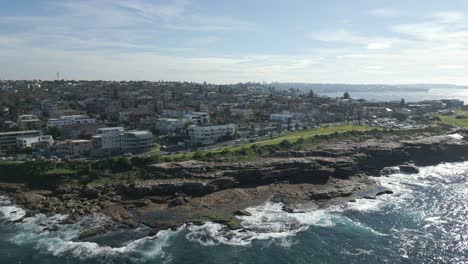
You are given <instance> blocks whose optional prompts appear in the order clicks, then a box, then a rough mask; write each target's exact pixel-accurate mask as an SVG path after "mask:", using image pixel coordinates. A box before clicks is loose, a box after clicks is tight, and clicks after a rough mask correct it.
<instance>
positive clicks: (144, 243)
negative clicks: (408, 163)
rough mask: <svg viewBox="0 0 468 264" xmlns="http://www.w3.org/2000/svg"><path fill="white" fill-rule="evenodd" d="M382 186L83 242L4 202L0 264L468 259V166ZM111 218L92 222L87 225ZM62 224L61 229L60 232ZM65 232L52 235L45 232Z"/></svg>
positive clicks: (0, 205) (52, 221)
mask: <svg viewBox="0 0 468 264" xmlns="http://www.w3.org/2000/svg"><path fill="white" fill-rule="evenodd" d="M378 181H381V183H382V184H383V185H385V186H387V187H389V188H391V189H392V190H394V191H395V193H394V194H392V195H385V196H380V197H379V198H378V199H377V200H358V201H357V202H355V203H349V204H347V205H343V206H336V207H333V208H329V209H326V210H311V211H305V212H301V213H294V214H291V213H285V212H283V211H281V204H273V203H268V204H265V205H263V206H259V207H255V208H249V211H250V212H251V213H252V216H250V217H244V230H243V231H236V232H233V231H228V230H226V229H224V228H223V227H222V226H220V225H217V224H205V225H204V226H199V227H195V226H186V227H182V228H180V229H179V230H176V231H163V232H160V233H159V234H158V237H159V238H157V239H155V238H151V237H143V238H135V239H133V240H130V242H125V243H122V242H121V239H122V237H131V236H135V237H138V233H142V234H143V233H145V232H146V230H143V229H139V230H136V231H132V232H129V231H125V230H122V231H120V233H118V234H113V235H112V234H110V235H107V236H105V237H101V238H99V241H100V242H105V243H106V244H109V245H112V247H111V246H104V245H101V246H99V245H98V244H97V243H94V242H76V241H75V238H76V236H77V234H78V230H79V228H83V227H80V224H76V225H57V224H56V223H57V222H59V221H60V219H61V218H62V216H55V217H45V216H38V217H34V218H27V220H26V222H25V223H21V224H13V223H11V221H10V222H9V221H7V219H9V220H15V219H17V218H19V217H21V216H22V215H23V214H24V212H23V211H22V210H21V209H19V208H17V207H15V206H13V205H11V204H10V202H9V201H8V200H7V199H6V198H5V197H3V198H2V199H0V212H1V213H0V216H1V218H2V219H3V220H2V223H1V224H0V234H1V236H0V263H23V264H25V263H34V264H43V263H468V221H467V219H468V217H467V216H468V163H453V164H442V165H438V166H434V167H427V168H422V170H421V173H420V174H418V175H393V176H391V177H383V178H378ZM105 221H108V220H107V219H105V218H103V217H95V218H89V219H87V220H85V221H83V222H82V223H81V225H83V226H84V228H86V227H89V226H93V225H99V224H101V223H102V222H105ZM56 225H57V226H56ZM51 226H52V227H53V226H56V227H55V228H56V229H58V231H54V230H51V231H43V230H42V229H44V228H45V227H51Z"/></svg>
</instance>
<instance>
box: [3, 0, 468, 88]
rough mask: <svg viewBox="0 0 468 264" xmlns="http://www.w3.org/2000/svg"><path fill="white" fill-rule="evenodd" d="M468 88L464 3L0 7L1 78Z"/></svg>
mask: <svg viewBox="0 0 468 264" xmlns="http://www.w3.org/2000/svg"><path fill="white" fill-rule="evenodd" d="M56 72H60V77H61V78H64V79H67V80H150V81H157V80H167V81H194V82H203V81H206V82H210V83H237V82H248V81H254V82H264V81H265V82H311V83H353V84H411V83H450V84H461V85H468V74H467V73H468V1H466V0H411V1H409V0H327V1H319V0H287V1H286V0H284V1H279V0H235V1H224V0H15V1H11V0H0V79H44V80H46V79H48V80H50V79H55V78H56Z"/></svg>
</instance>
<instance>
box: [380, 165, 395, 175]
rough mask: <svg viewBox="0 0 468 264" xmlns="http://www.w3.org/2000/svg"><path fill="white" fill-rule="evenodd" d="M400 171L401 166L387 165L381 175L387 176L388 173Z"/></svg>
mask: <svg viewBox="0 0 468 264" xmlns="http://www.w3.org/2000/svg"><path fill="white" fill-rule="evenodd" d="M397 173H400V168H399V167H385V168H383V169H382V170H381V171H380V173H379V174H380V175H382V176H387V175H392V174H397Z"/></svg>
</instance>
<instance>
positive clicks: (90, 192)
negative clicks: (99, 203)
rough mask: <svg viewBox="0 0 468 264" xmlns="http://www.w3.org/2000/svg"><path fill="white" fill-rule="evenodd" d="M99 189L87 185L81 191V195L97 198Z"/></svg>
mask: <svg viewBox="0 0 468 264" xmlns="http://www.w3.org/2000/svg"><path fill="white" fill-rule="evenodd" d="M99 193H100V192H99V190H97V189H95V188H92V187H85V188H84V189H83V191H82V192H81V195H82V196H83V197H85V198H88V199H97V198H98V197H99Z"/></svg>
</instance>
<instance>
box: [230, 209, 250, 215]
mask: <svg viewBox="0 0 468 264" xmlns="http://www.w3.org/2000/svg"><path fill="white" fill-rule="evenodd" d="M234 215H239V216H251V215H252V214H251V213H249V212H247V211H245V210H237V211H235V212H234Z"/></svg>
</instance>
